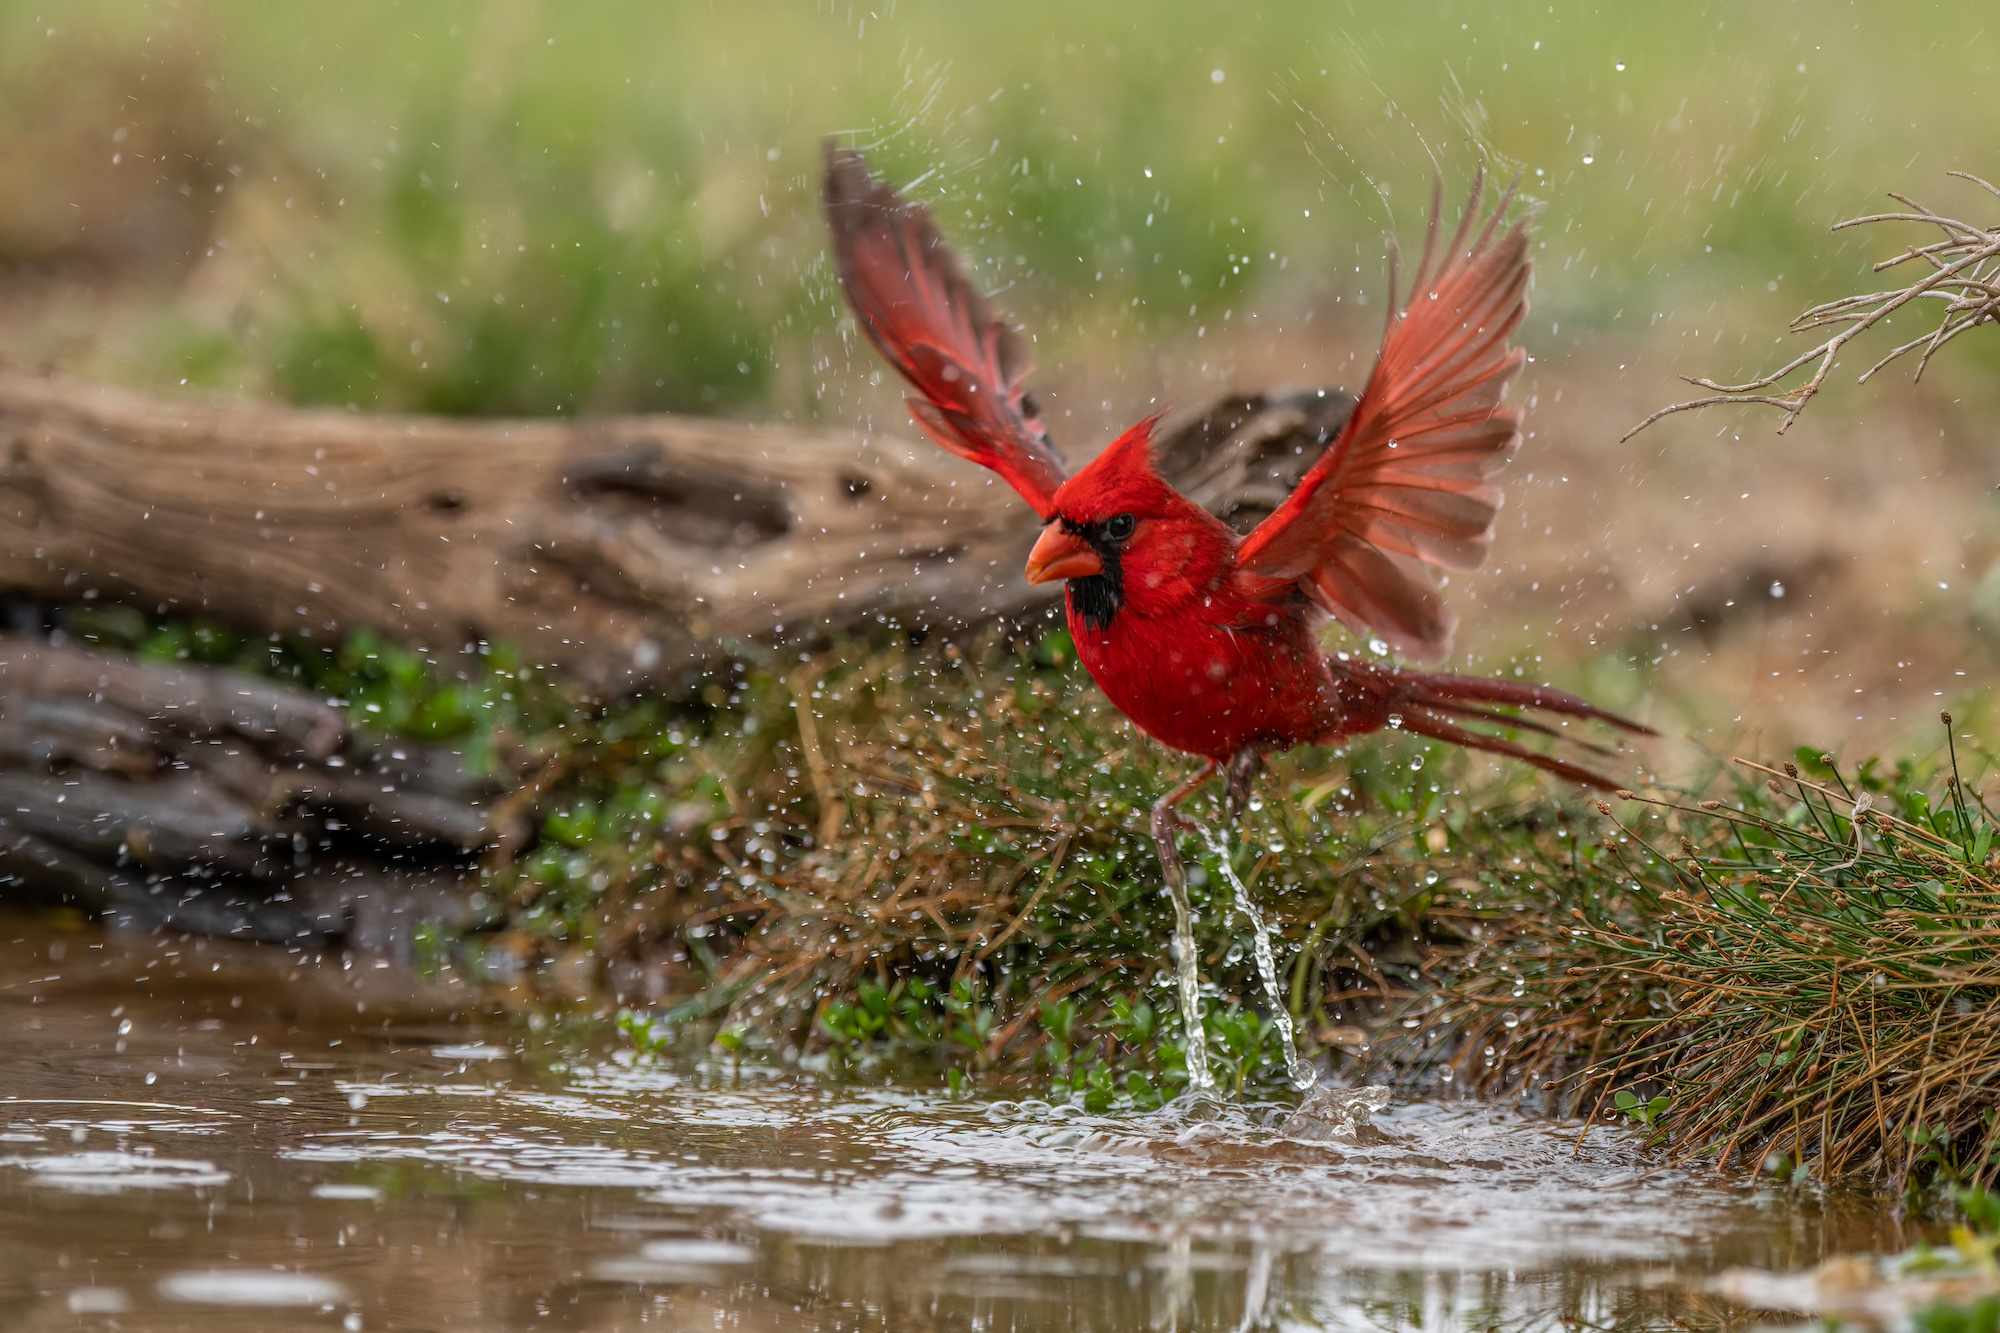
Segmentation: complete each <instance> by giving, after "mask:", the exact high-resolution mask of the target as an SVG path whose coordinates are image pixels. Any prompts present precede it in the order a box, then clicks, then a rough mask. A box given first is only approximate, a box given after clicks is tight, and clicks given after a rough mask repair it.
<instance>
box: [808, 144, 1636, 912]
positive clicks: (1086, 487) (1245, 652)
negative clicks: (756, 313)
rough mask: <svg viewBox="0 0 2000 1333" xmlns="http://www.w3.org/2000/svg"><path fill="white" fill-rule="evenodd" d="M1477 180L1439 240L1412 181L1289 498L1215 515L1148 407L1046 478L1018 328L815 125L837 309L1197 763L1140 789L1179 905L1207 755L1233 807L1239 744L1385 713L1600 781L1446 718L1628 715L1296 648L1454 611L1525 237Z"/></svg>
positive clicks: (1084, 656)
mask: <svg viewBox="0 0 2000 1333" xmlns="http://www.w3.org/2000/svg"><path fill="white" fill-rule="evenodd" d="M1482 185H1483V175H1482V178H1481V182H1480V183H1476V184H1475V185H1474V186H1473V190H1472V198H1471V200H1470V202H1469V203H1468V204H1467V205H1466V210H1465V214H1464V216H1463V217H1462V218H1461V219H1460V221H1459V224H1458V227H1457V229H1456V230H1455V231H1454V232H1453V233H1452V235H1451V237H1450V239H1449V241H1447V242H1446V244H1445V245H1444V246H1443V248H1442V250H1440V249H1439V247H1438V220H1439V219H1438V215H1439V213H1440V212H1441V203H1442V200H1441V198H1440V199H1438V200H1437V201H1435V202H1434V205H1433V211H1432V218H1431V224H1430V230H1429V233H1428V235H1427V236H1426V238H1425V242H1424V252H1423V259H1422V262H1420V263H1419V264H1418V265H1417V272H1416V281H1415V283H1414V285H1413V290H1412V292H1411V297H1410V301H1409V303H1408V304H1407V305H1406V306H1404V307H1403V309H1402V310H1401V311H1400V312H1399V313H1396V314H1394V315H1393V316H1392V318H1391V320H1390V322H1389V328H1388V332H1387V334H1386V335H1385V336H1384V338H1383V340H1382V349H1381V353H1380V355H1379V357H1378V358H1377V360H1376V363H1375V369H1374V372H1373V373H1372V374H1371V375H1370V376H1369V379H1368V385H1367V388H1366V389H1365V390H1363V392H1362V394H1361V398H1360V401H1359V402H1358V403H1357V404H1356V406H1355V408H1354V411H1353V414H1352V415H1351V416H1350V417H1349V418H1348V421H1347V424H1346V425H1345V426H1344V427H1343V428H1342V429H1341V430H1340V432H1339V434H1338V435H1337V436H1336V437H1335V439H1334V440H1333V442H1332V444H1330V445H1329V446H1328V447H1327V449H1326V452H1325V453H1324V454H1323V455H1322V456H1321V457H1320V458H1319V460H1318V461H1317V462H1315V463H1314V464H1313V466H1312V467H1311V469H1310V470H1309V471H1308V472H1307V473H1306V474H1305V476H1304V477H1303V478H1302V479H1301V480H1300V482H1299V484H1298V486H1297V488H1296V489H1295V490H1294V491H1293V492H1292V494H1291V495H1290V497H1289V498H1287V499H1286V500H1285V502H1284V503H1283V504H1282V505H1280V506H1279V507H1278V508H1277V510H1276V511H1275V512H1273V513H1272V514H1271V516H1270V517H1268V518H1266V519H1265V520H1264V521H1263V522H1262V523H1260V524H1258V525H1257V527H1256V528H1255V529H1254V530H1253V531H1252V532H1251V533H1250V534H1249V535H1248V536H1243V537H1239V536H1238V535H1237V534H1236V532H1235V531H1233V530H1232V529H1231V528H1229V527H1228V526H1227V525H1226V524H1224V523H1223V522H1222V521H1221V520H1220V519H1218V518H1216V517H1214V516H1213V515H1211V514H1210V513H1209V512H1208V511H1207V510H1205V509H1203V508H1202V507H1201V506H1199V505H1197V504H1195V503H1193V502H1192V501H1190V500H1188V499H1187V498H1186V497H1184V496H1182V495H1181V494H1179V493H1178V492H1177V491H1175V490H1174V488H1173V487H1172V486H1170V485H1168V484H1167V483H1166V482H1165V481H1163V480H1162V479H1161V478H1160V476H1159V474H1158V473H1157V472H1156V471H1155V470H1154V466H1153V461H1152V457H1151V443H1152V438H1153V427H1154V424H1155V421H1156V420H1157V418H1155V419H1149V420H1146V421H1142V422H1140V423H1139V424H1138V425H1136V426H1134V427H1132V428H1131V429H1130V430H1128V431H1126V432H1125V433H1124V434H1123V435H1121V436H1119V437H1118V438H1117V439H1116V440H1114V441H1112V443H1111V445H1110V447H1108V448H1106V449H1105V450H1104V451H1103V452H1102V453H1100V454H1099V455H1098V456H1097V457H1096V458H1094V459H1092V460H1091V461H1090V463H1089V464H1087V465H1086V466H1085V467H1084V468H1083V470H1082V471H1080V472H1078V473H1077V474H1076V475H1075V476H1073V477H1070V476H1066V472H1065V469H1064V467H1063V463H1062V460H1061V458H1059V457H1058V456H1057V454H1056V453H1055V451H1054V449H1053V448H1052V447H1051V445H1050V442H1049V431H1048V424H1047V422H1046V421H1044V420H1043V418H1042V415H1041V412H1040V410H1039V409H1038V408H1037V407H1036V405H1035V403H1034V400H1033V399H1032V398H1030V397H1029V395H1028V394H1027V392H1026V391H1025V390H1024V389H1023V388H1022V381H1023V380H1024V379H1025V378H1026V376H1027V374H1028V371H1029V369H1030V362H1029V357H1028V352H1027V349H1026V347H1025V346H1024V345H1023V343H1022V340H1021V338H1020V336H1019V335H1018V334H1017V333H1016V332H1015V330H1014V329H1013V328H1012V327H1011V326H1010V325H1009V323H1008V322H1007V320H1006V318H1005V317H1004V316H1003V315H1001V314H1000V313H999V312H997V311H996V310H994V309H993V307H992V305H991V304H990V303H989V302H988V301H987V300H986V298H985V297H984V296H983V295H982V294H981V293H980V292H979V291H978V289H977V288H975V287H974V286H973V285H972V284H971V283H970V282H968V281H967V279H966V277H965V274H964V271H963V269H962V267H961V266H960V264H959V263H958V261H957V259H956V258H955V257H954V256H953V254H952V252H951V251H950V250H949V249H948V248H947V247H946V246H945V244H944V241H943V238H942V237H941V236H940V235H939V233H938V229H937V224H936V223H935V221H933V219H932V217H931V214H930V210H929V209H927V208H925V207H924V206H923V205H922V204H920V203H916V202H914V201H911V200H908V199H905V198H903V197H902V196H900V195H898V194H897V193H896V192H895V191H894V190H892V189H891V188H890V187H889V186H888V185H887V184H885V183H884V182H882V181H880V180H877V179H876V178H875V177H874V176H873V175H871V174H870V172H869V170H868V165H867V162H866V161H865V160H864V159H863V157H862V155H861V154H860V153H859V152H857V151H854V150H851V149H841V148H837V147H835V146H834V145H833V144H831V143H829V144H828V145H827V158H826V184H825V191H824V203H825V208H826V216H827V223H828V226H829V227H830V228H831V231H832V235H833V253H834V259H835V263H836V266H837V267H838V269H839V273H840V281H841V285H842V287H843V288H844V289H845V290H846V293H847V300H848V304H849V305H850V306H851V307H852V308H853V311H854V317H855V321H856V322H857V323H858V324H859V325H860V327H861V331H862V332H863V333H865V334H866V335H867V337H868V340H869V341H870V342H872V343H873V344H874V345H875V349H876V350H877V351H878V352H880V353H881V354H882V356H883V357H884V358H885V359H886V360H887V361H888V362H889V364H890V365H892V366H894V367H895V368H896V370H897V372H898V373H899V374H901V375H902V377H903V378H904V379H905V380H907V381H908V382H909V384H910V386H911V387H912V388H913V389H915V390H916V392H915V393H914V394H913V395H912V396H910V398H909V399H908V404H909V409H910V415H911V416H913V417H915V418H916V421H917V424H918V425H919V426H921V427H922V428H923V430H924V432H925V433H926V434H928V435H929V436H930V437H931V438H932V439H933V440H935V441H937V442H938V443H939V444H941V445H943V446H944V447H945V448H946V449H949V450H950V451H951V452H952V453H955V454H957V455H958V456H960V457H961V458H966V459H969V460H971V461H972V462H974V463H978V464H980V465H982V466H984V467H988V468H991V469H992V470H993V471H995V472H997V473H999V474H1000V475H1001V476H1002V477H1003V478H1005V479H1006V480H1007V482H1008V483H1009V484H1011V485H1012V486H1013V487H1014V489H1015V490H1017V491H1019V492H1020V493H1021V495H1022V497H1023V498H1024V499H1026V500H1027V502H1028V503H1029V504H1030V505H1032V506H1033V507H1034V510H1035V513H1036V514H1038V515H1039V516H1040V517H1041V519H1042V524H1043V526H1042V534H1041V537H1040V539H1039V540H1038V541H1036V543H1035V545H1034V549H1033V551H1032V552H1031V553H1030V554H1029V556H1028V568H1027V577H1028V580H1029V582H1031V583H1047V582H1050V581H1052V580H1055V579H1063V580H1066V582H1067V585H1068V586H1067V589H1066V593H1067V597H1066V601H1067V606H1068V614H1069V629H1070V633H1071V635H1072V636H1073V637H1074V639H1075V641H1076V649H1077V656H1078V657H1079V658H1080V659H1081V660H1082V662H1083V664H1084V666H1085V667H1086V668H1087V669H1088V670H1089V671H1090V674H1091V677H1092V678H1093V679H1094V680H1096V682H1097V684H1098V686H1099V687H1100V688H1101V689H1102V690H1103V691H1104V693H1105V696H1106V697H1107V698H1109V699H1110V700H1111V702H1112V703H1113V704H1115V705H1117V707H1118V708H1119V710H1120V711H1121V712H1123V713H1124V714H1125V716H1126V717H1128V718H1130V719H1131V720H1132V722H1133V723H1134V724H1135V725H1136V726H1138V728H1139V729H1140V730H1141V731H1144V732H1145V733H1146V734H1148V735H1150V736H1152V737H1153V738H1154V739H1155V740H1158V741H1159V742H1160V743H1162V744H1163V745H1167V746H1169V747H1171V748H1173V749H1176V750H1184V751H1187V752H1188V753H1190V754H1195V755H1199V756H1201V758H1202V759H1203V760H1204V761H1205V762H1204V763H1203V765H1202V768H1201V771H1200V772H1198V773H1196V774H1195V775H1194V776H1193V777H1191V778H1189V779H1188V780H1187V781H1186V782H1183V783H1182V784H1180V785H1179V786H1178V787H1176V788H1174V789H1173V790H1172V791H1171V792H1169V793H1167V794H1166V795H1165V796H1163V797H1161V798H1160V801H1159V803H1158V804H1157V805H1155V806H1154V807H1153V821H1152V831H1153V837H1154V840H1155V843H1156V844H1157V846H1158V848H1159V853H1160V863H1161V867H1162V870H1163V871H1164V873H1165V876H1166V880H1167V886H1168V888H1169V889H1170V890H1172V892H1173V894H1174V898H1175V907H1176V909H1177V910H1178V912H1179V915H1180V918H1181V921H1182V922H1183V923H1184V922H1185V919H1186V906H1185V903H1186V899H1185V889H1184V876H1183V873H1182V867H1181V861H1180V853H1179V848H1178V845H1177V841H1176V837H1175V834H1176V831H1177V829H1178V828H1179V827H1180V825H1181V823H1182V820H1181V817H1180V816H1179V815H1178V814H1177V813H1176V810H1175V807H1176V806H1178V805H1179V804H1180V802H1181V801H1183V800H1185V799H1186V798H1187V797H1188V795H1190V794H1191V793H1192V792H1193V791H1195V789H1196V788H1198V787H1199V786H1200V785H1201V784H1202V783H1203V782H1205V781H1207V779H1208V778H1210V777H1211V776H1213V775H1215V774H1216V773H1217V772H1218V771H1220V772H1222V773H1223V774H1224V779H1225V786H1224V792H1225V797H1224V802H1225V810H1226V811H1227V812H1228V818H1229V821H1230V822H1231V823H1232V824H1233V822H1234V819H1235V815H1236V812H1237V811H1238V810H1240V808H1241V805H1242V802H1243V800H1244V799H1245V798H1246V796H1247V793H1248V790H1249V786H1250V783H1251V781H1252V780H1253V779H1254V778H1255V776H1256V773H1257V771H1258V770H1259V768H1260V767H1261V766H1262V762H1263V757H1264V756H1265V755H1266V754H1269V753H1272V752H1274V751H1279V750H1285V749H1289V748H1290V747H1292V746H1295V745H1315V744H1326V743H1328V742H1332V741H1338V740H1341V739H1343V738H1345V737H1349V736H1354V735H1359V734H1361V733H1364V732H1370V731H1377V730H1380V729H1381V728H1383V727H1400V728H1402V729H1403V730H1405V731H1412V732H1415V733H1417V734H1418V735H1420V736H1428V737H1431V738H1433V739H1436V740H1441V741H1449V742H1451V743H1453V744H1455V745H1463V746H1469V747H1471V748H1472V749H1475V750H1487V751H1491V752H1493V753H1496V754H1503V755H1509V756H1512V757H1513V758H1516V759H1520V760H1523V761H1525V762H1527V763H1530V764H1533V765H1535V766H1536V767H1537V768H1542V769H1546V770H1548V771H1549V772H1551V773H1555V774H1557V775H1559V776H1561V777H1564V778H1568V779H1569V780H1571V781H1573V782H1578V783H1582V784H1584V785H1586V786H1591V787H1600V788H1610V787H1612V786H1613V784H1612V783H1611V782H1610V781H1609V780H1607V779H1605V778H1603V777H1600V776H1599V775H1598V774H1596V773H1593V772H1591V771H1590V770H1588V769H1585V768H1581V767H1578V766H1577V765H1575V764H1571V763H1568V762H1566V761H1564V760H1562V759H1558V758H1555V757H1552V756H1550V755H1546V754H1539V753H1537V752H1535V751H1533V750H1530V749H1528V748H1527V747H1525V746H1522V745H1519V744H1517V743H1515V742H1514V741H1512V740H1509V739H1507V738H1506V737H1505V736H1499V735H1495V734H1493V733H1491V732H1487V731H1479V730H1474V729H1472V728H1470V727H1467V726H1465V725H1463V723H1464V722H1467V721H1471V722H1483V723H1487V724H1492V725H1497V726H1502V727H1507V728H1520V729H1525V730H1529V731H1535V732H1540V733H1543V734H1546V735H1551V736H1561V735H1562V733H1561V732H1559V731H1557V730H1556V729H1555V728H1553V727H1551V726H1549V725H1547V724H1545V723H1543V722H1540V721H1536V720H1534V719H1532V718H1526V717H1521V716H1516V715H1513V714H1508V713H1499V712H1495V711H1494V707H1495V706H1499V707H1509V708H1528V709H1538V710H1540V711H1542V712H1544V713H1552V714H1557V715H1560V716H1564V717H1574V718H1596V719H1599V720H1601V721H1604V722H1607V723H1610V724H1611V725H1612V726H1614V727H1618V728H1621V729H1623V730H1625V731H1628V732H1635V733H1640V734H1651V732H1650V729H1649V728H1646V727H1643V726H1640V725H1639V724H1638V723H1636V722H1631V721H1628V720H1627V719H1625V718H1622V717H1618V716H1616V715H1614V714H1612V713H1608V712H1606V711H1604V710H1603V709H1600V708H1597V707H1595V706H1593V705H1591V704H1589V703H1586V702H1585V701H1584V700H1582V699H1579V698H1577V697H1575V696H1574V695H1570V694H1565V693H1563V692H1562V691H1560V690H1553V689H1549V688H1546V687H1544V686H1539V685H1524V684H1517V683H1514V682H1511V681H1501V680H1483V679H1479V678H1475V677H1469V676H1452V675H1438V674H1431V673H1425V672H1416V671H1406V670H1401V669H1398V668H1396V667H1392V666H1384V665H1378V664H1376V663H1374V662H1370V661H1367V660H1363V659H1360V658H1357V657H1354V656H1352V655H1350V654H1348V653H1344V652H1339V653H1329V652H1327V651H1326V650H1325V649H1323V648H1322V647H1321V646H1320V642H1319V631H1320V629H1321V627H1322V625H1323V624H1324V622H1325V621H1326V620H1327V619H1328V618H1329V617H1331V618H1333V619H1335V620H1338V621H1340V622H1341V623H1342V624H1343V625H1345V626H1347V627H1348V628H1349V629H1351V630H1353V631H1355V632H1356V633H1360V634H1369V635H1375V636H1379V637H1380V638H1381V639H1382V640H1384V641H1386V642H1387V643H1388V644H1389V645H1390V646H1392V647H1393V648H1394V649H1395V650H1396V651H1397V652H1398V653H1399V654H1401V655H1402V656H1405V657H1410V658H1415V659H1418V660H1420V661H1435V660H1437V659H1439V658H1441V657H1443V656H1445V654H1446V653H1447V652H1448V651H1449V648H1450V644H1451V636H1452V631H1453V628H1454V624H1455V620H1454V617H1453V616H1452V614H1451V612H1450V610H1449V609H1448V608H1446V606H1445V605H1444V603H1443V600H1442V599H1441V598H1440V597H1439V596H1438V593H1437V590H1436V589H1435V588H1434V587H1433V586H1432V584H1431V580H1430V577H1429V574H1428V572H1427V570H1426V569H1425V566H1426V565H1427V564H1428V565H1439V566H1443V567H1445V568H1447V569H1471V568H1473V567H1474V566H1476V565H1478V564H1479V563H1480V562H1481V561H1482V560H1483V559H1484V558H1485V555H1486V548H1487V546H1488V544H1489V543H1490V542H1491V540H1492V537H1493V519H1494V514H1495V512H1496V511H1497V510H1498V508H1499V505H1500V491H1499V490H1498V489H1497V488H1495V487H1494V486H1493V485H1491V484H1490V483H1489V481H1488V480H1487V479H1488V478H1489V477H1491V476H1492V475H1493V473H1494V472H1496V471H1498V470H1499V468H1500V467H1501V466H1502V465H1503V464H1505V463H1506V461H1507V459H1508V457H1509V455H1511V454H1512V453H1513V451H1514V448H1515V446H1516V445H1517V444H1518V443H1519V440H1520V436H1521V412H1520V409H1519V408H1518V407H1513V406H1509V405H1507V404H1504V403H1503V402H1502V401H1501V400H1502V397H1503V395H1504V393H1505V390H1506V386H1507V382H1508V381H1509V380H1511V379H1512V378H1513V377H1514V375H1515V374H1516V373H1517V372H1518V371H1519V370H1520V368H1521V364H1522V362H1523V361H1524V360H1525V359H1526V358H1525V354H1524V353H1523V352H1521V351H1519V350H1517V349H1515V348H1513V347H1512V346H1511V345H1510V339H1511V337H1512V335H1513V333H1514V331H1515V330H1516V329H1517V328H1518V327H1520V324H1521V320H1522V317H1523V316H1524V315H1525V314H1526V312H1527V308H1528V303H1527V292H1528V270H1529V259H1528V240H1527V233H1526V230H1525V229H1524V228H1523V227H1522V226H1521V225H1520V224H1518V223H1516V224H1515V225H1513V226H1511V227H1507V228H1505V229H1504V230H1503V229H1502V226H1501V222H1502V218H1503V216H1504V215H1505V213H1506V211H1507V207H1508V205H1509V203H1511V201H1512V192H1511V191H1509V192H1508V194H1507V196H1505V197H1503V198H1502V199H1501V201H1500V203H1499V206H1498V207H1497V208H1496V209H1495V210H1494V211H1493V212H1492V213H1491V214H1490V215H1488V216H1487V217H1486V218H1485V220H1484V222H1483V223H1482V222H1481V220H1480V212H1481V207H1480V203H1481V194H1482ZM1391 284H1392V287H1393V286H1394V280H1393V277H1392V280H1391ZM1390 295H1391V298H1392V300H1391V308H1392V309H1393V308H1394V301H1393V298H1394V296H1395V293H1394V291H1393V290H1392V291H1391V293H1390ZM1180 934H1181V935H1182V936H1183V937H1184V936H1185V929H1184V928H1183V931H1182V932H1180Z"/></svg>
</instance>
